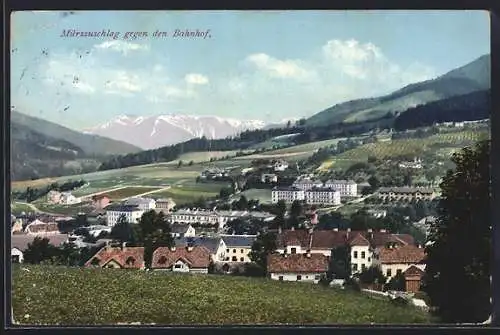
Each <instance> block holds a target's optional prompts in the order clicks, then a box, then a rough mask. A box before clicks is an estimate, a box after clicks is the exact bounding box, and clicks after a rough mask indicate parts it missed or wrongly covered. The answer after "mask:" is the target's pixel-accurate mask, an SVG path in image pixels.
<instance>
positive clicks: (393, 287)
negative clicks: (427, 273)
mask: <svg viewBox="0 0 500 335" xmlns="http://www.w3.org/2000/svg"><path fill="white" fill-rule="evenodd" d="M405 290H406V279H405V276H404V274H403V273H402V272H400V273H397V274H396V275H395V276H394V277H392V278H391V280H389V282H388V283H387V284H386V285H385V287H384V291H405Z"/></svg>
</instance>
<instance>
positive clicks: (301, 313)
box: [12, 265, 430, 325]
mask: <svg viewBox="0 0 500 335" xmlns="http://www.w3.org/2000/svg"><path fill="white" fill-rule="evenodd" d="M22 267H25V268H28V269H29V272H28V271H23V270H21V269H20V266H14V268H13V278H12V289H13V296H12V304H13V310H14V318H15V321H16V322H18V323H20V324H25V325H111V324H117V323H122V322H123V323H132V322H141V323H142V324H153V323H154V324H159V325H162V324H163V325H165V324H177V325H181V324H206V325H222V324H250V325H251V324H304V323H305V324H368V323H379V324H387V323H392V324H403V323H428V322H430V321H429V317H428V315H427V314H426V313H425V312H423V311H421V310H418V309H416V308H414V307H409V306H403V307H400V306H395V305H393V304H391V303H389V302H388V301H383V300H380V299H375V298H371V297H369V296H366V295H363V294H361V293H356V292H350V291H342V290H336V289H332V288H325V287H321V286H319V285H314V284H308V283H286V282H276V281H271V280H268V279H256V278H245V277H230V276H217V275H201V274H200V275H189V274H172V273H159V272H143V271H138V270H115V269H81V268H63V267H52V266H26V265H22Z"/></svg>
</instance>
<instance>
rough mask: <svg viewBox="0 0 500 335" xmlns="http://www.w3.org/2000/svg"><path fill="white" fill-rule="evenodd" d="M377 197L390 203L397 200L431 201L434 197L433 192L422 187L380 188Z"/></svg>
mask: <svg viewBox="0 0 500 335" xmlns="http://www.w3.org/2000/svg"><path fill="white" fill-rule="evenodd" d="M378 197H379V198H381V199H384V200H385V199H387V200H390V201H397V200H411V199H417V200H420V199H422V200H432V199H434V198H435V197H436V193H435V192H434V190H432V189H430V188H423V187H381V188H380V189H379V190H378Z"/></svg>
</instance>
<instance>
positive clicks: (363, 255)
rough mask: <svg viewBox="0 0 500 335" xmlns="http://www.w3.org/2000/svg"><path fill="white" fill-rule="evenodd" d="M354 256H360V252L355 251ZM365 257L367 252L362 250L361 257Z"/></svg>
mask: <svg viewBox="0 0 500 335" xmlns="http://www.w3.org/2000/svg"><path fill="white" fill-rule="evenodd" d="M353 256H354V258H358V252H357V251H354V255H353ZM365 257H366V253H365V252H364V251H361V258H362V259H365ZM369 260H370V259H368V261H369Z"/></svg>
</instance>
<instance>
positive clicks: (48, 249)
mask: <svg viewBox="0 0 500 335" xmlns="http://www.w3.org/2000/svg"><path fill="white" fill-rule="evenodd" d="M58 255H59V250H58V249H57V248H56V247H55V246H53V245H52V244H50V241H49V239H48V238H41V237H39V236H37V237H35V239H34V240H33V242H31V243H29V244H28V248H27V249H26V250H25V251H24V261H25V262H26V263H30V264H40V262H42V261H46V260H50V259H53V258H54V257H57V256H58Z"/></svg>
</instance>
